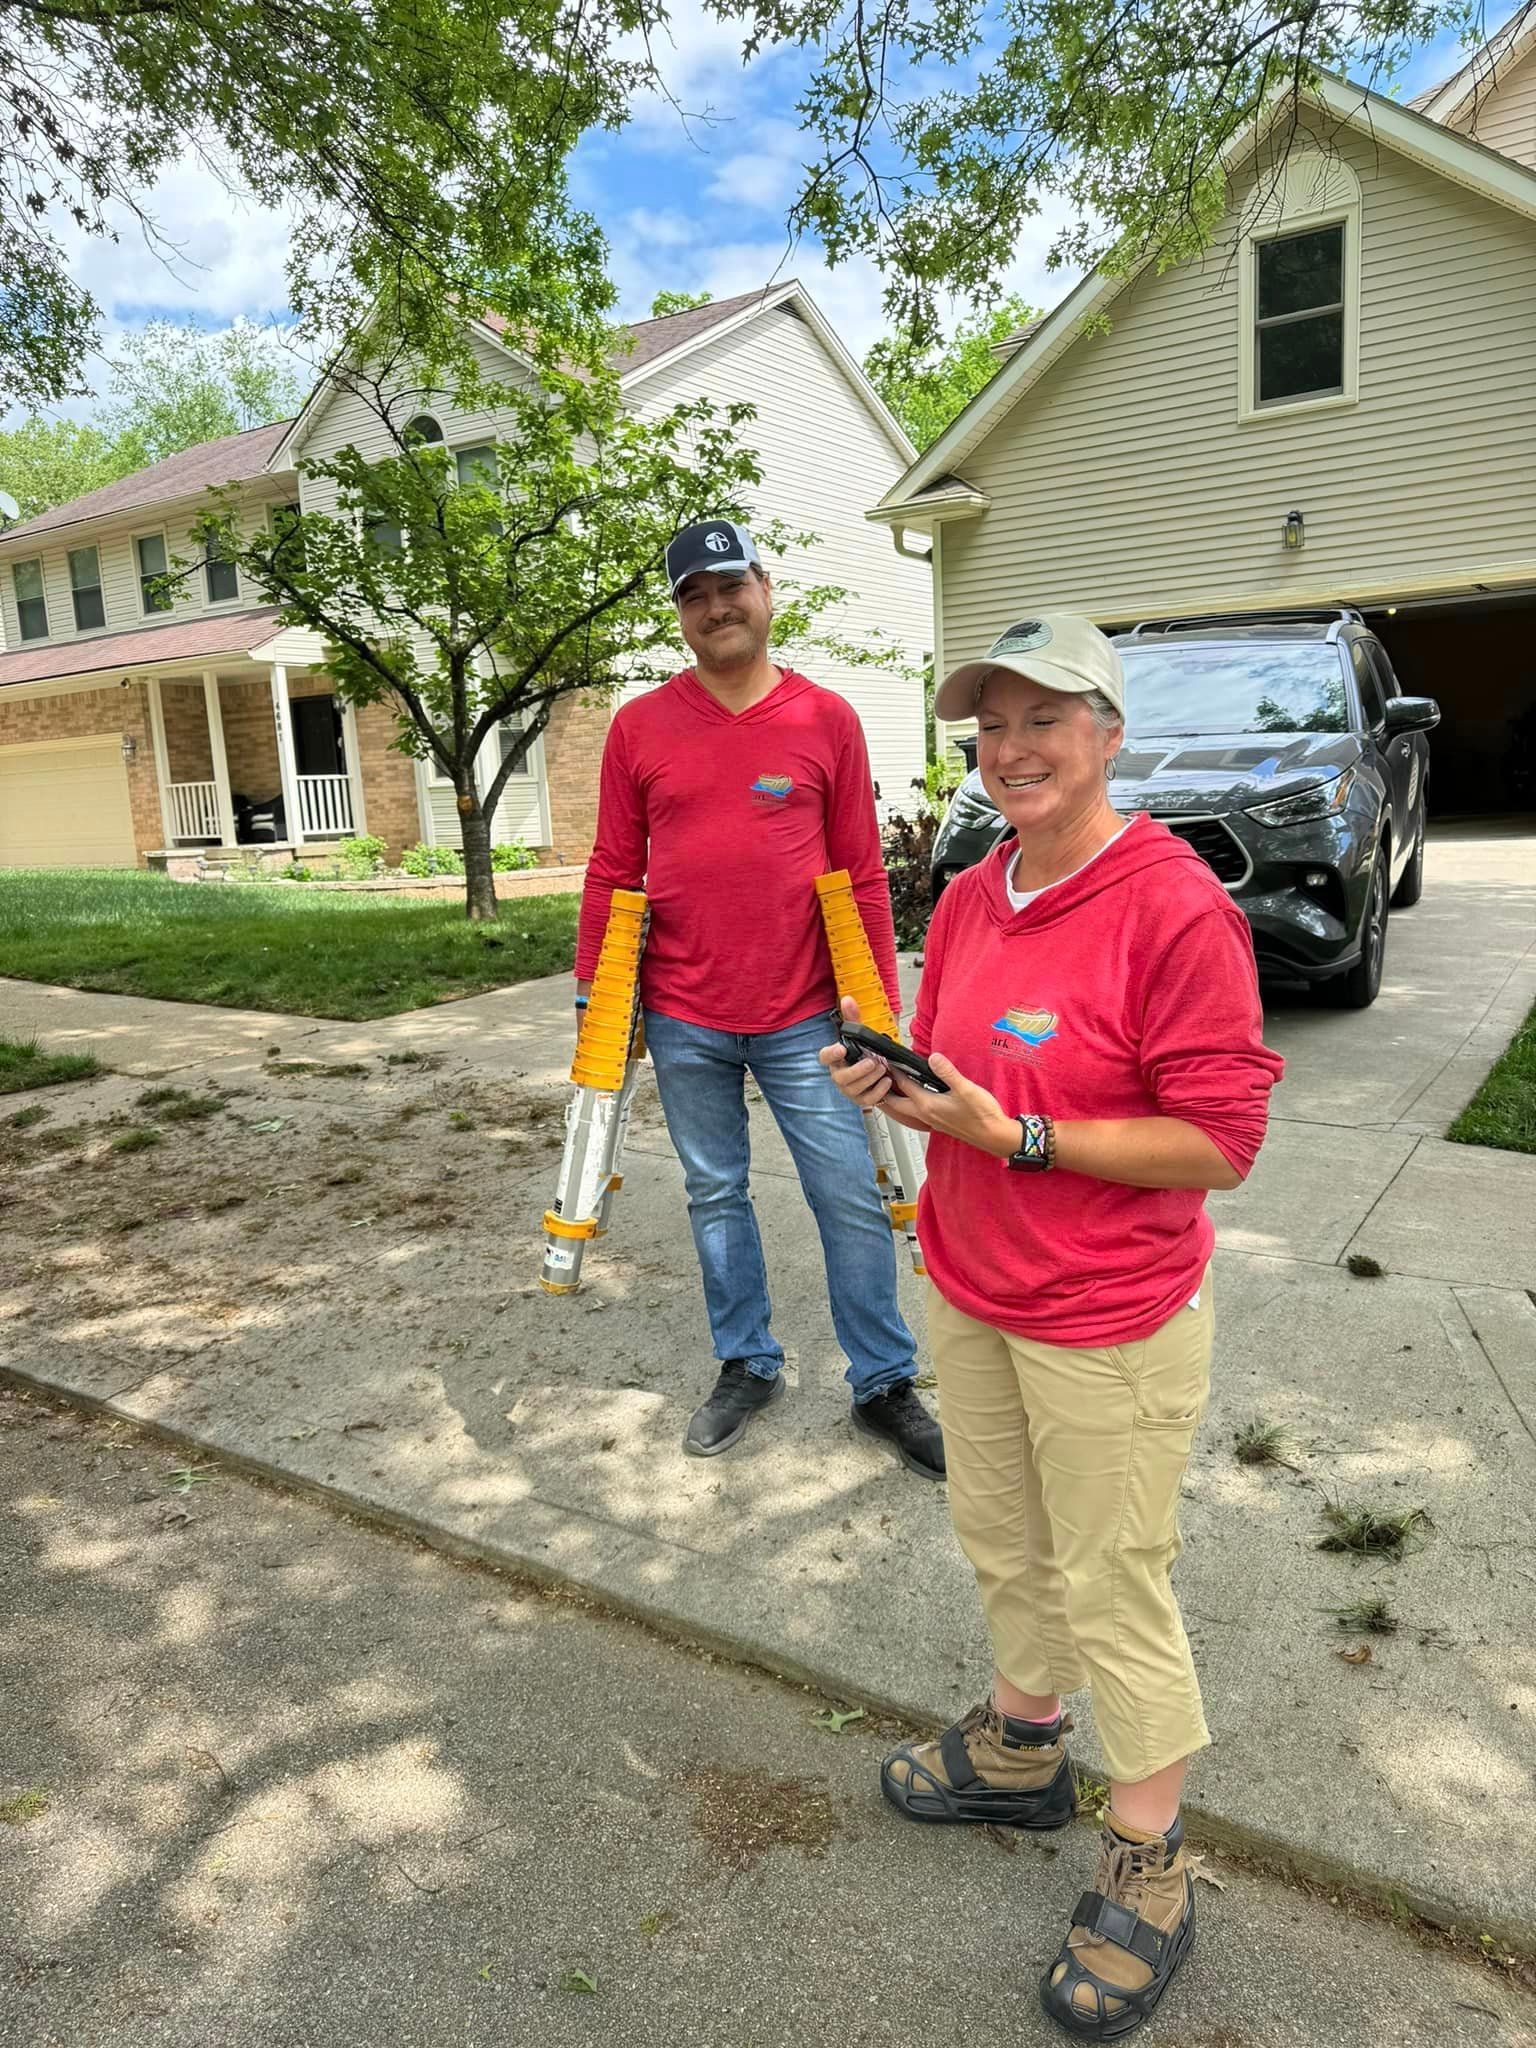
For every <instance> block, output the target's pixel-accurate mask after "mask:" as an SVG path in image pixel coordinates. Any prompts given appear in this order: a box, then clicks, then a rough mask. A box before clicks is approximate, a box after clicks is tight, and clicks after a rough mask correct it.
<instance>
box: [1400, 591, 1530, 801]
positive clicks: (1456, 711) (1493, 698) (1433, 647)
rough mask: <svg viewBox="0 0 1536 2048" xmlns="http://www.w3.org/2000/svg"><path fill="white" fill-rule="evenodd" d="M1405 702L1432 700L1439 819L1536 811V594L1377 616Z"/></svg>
mask: <svg viewBox="0 0 1536 2048" xmlns="http://www.w3.org/2000/svg"><path fill="white" fill-rule="evenodd" d="M1365 617H1366V623H1367V624H1368V625H1369V626H1370V627H1371V629H1372V631H1373V632H1375V633H1377V634H1379V635H1380V637H1381V640H1382V642H1383V644H1384V645H1385V647H1386V649H1387V652H1388V653H1389V654H1390V655H1391V657H1392V666H1393V668H1394V669H1395V670H1396V671H1397V677H1398V682H1399V685H1400V686H1401V688H1402V690H1403V692H1404V693H1405V695H1408V696H1423V697H1434V698H1435V699H1437V701H1438V702H1439V705H1440V711H1441V721H1440V725H1439V727H1438V728H1437V729H1436V731H1434V732H1433V733H1432V734H1431V735H1430V742H1429V746H1430V780H1429V807H1430V814H1431V815H1432V816H1433V817H1438V818H1446V817H1466V816H1478V815H1487V814H1488V813H1491V812H1506V813H1508V812H1519V811H1533V810H1536V597H1533V596H1532V595H1531V594H1530V593H1529V592H1526V593H1522V594H1521V595H1519V596H1516V597H1503V598H1494V597H1488V598H1475V597H1474V598H1461V599H1458V600H1455V601H1453V602H1447V603H1445V604H1435V605H1415V604H1403V605H1400V606H1398V607H1397V608H1396V610H1371V611H1367V612H1366V614H1365Z"/></svg>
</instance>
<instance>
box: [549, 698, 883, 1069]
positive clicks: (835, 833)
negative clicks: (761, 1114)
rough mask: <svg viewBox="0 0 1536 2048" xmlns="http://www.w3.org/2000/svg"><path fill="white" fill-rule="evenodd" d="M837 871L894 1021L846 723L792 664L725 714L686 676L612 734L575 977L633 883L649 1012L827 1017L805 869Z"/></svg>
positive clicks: (867, 828)
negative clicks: (763, 692)
mask: <svg viewBox="0 0 1536 2048" xmlns="http://www.w3.org/2000/svg"><path fill="white" fill-rule="evenodd" d="M834 868H846V869H847V870H848V871H849V874H850V876H851V878H852V881H853V889H854V896H855V898H856V900H857V902H858V906H859V910H860V912H861V914H862V916H863V919H864V929H865V931H866V932H867V933H868V935H869V941H870V945H871V946H872V948H873V949H874V955H875V962H876V965H877V966H878V967H879V970H880V978H881V980H882V982H883V983H884V984H885V991H886V995H887V996H888V998H889V999H890V1003H891V1007H892V1009H893V1010H895V1011H896V1012H897V1014H898V1015H899V1014H900V1011H901V991H900V989H899V987H898V985H897V980H896V934H895V931H894V929H893V927H892V923H891V892H890V887H889V885H888V883H887V882H886V878H885V866H884V862H883V860H882V858H881V852H880V828H879V825H878V824H877V822H876V819H875V792H874V784H873V783H872V782H871V780H870V774H869V755H868V753H867V752H866V750H865V746H864V733H863V730H862V728H861V727H860V725H859V719H858V713H857V712H856V711H855V710H854V708H853V706H852V705H851V704H850V703H848V702H847V700H846V699H845V698H842V697H838V696H836V695H834V694H833V692H832V691H831V690H823V689H820V688H819V687H818V686H817V685H816V684H815V683H813V682H810V681H809V680H808V679H807V678H806V677H805V676H802V675H797V674H796V673H795V671H794V670H793V669H786V670H785V672H784V674H783V676H782V677H781V678H780V680H779V683H778V685H777V687H776V688H774V689H772V690H770V691H769V693H768V695H767V696H766V697H764V698H763V699H762V700H761V701H760V702H759V703H756V704H754V705H752V706H751V707H750V709H748V710H746V711H742V712H736V713H733V712H730V711H727V710H726V708H725V706H724V705H723V704H721V703H720V701H719V700H718V698H715V697H713V696H711V695H710V693H709V691H708V690H706V689H705V688H704V686H703V684H702V683H700V682H699V680H698V678H697V677H696V676H695V675H694V673H693V671H692V670H691V669H685V670H684V671H683V672H682V674H681V675H676V676H674V677H673V678H672V680H671V681H670V682H669V683H663V684H662V686H661V687H660V688H659V689H656V690H651V691H648V692H647V693H646V695H645V696H643V697H637V698H635V699H634V700H633V701H632V702H631V703H628V704H626V705H625V706H624V708H623V709H622V710H621V711H620V712H619V714H618V716H617V717H616V718H615V719H614V721H613V724H612V726H611V727H610V728H609V732H608V744H607V746H606V747H605V748H604V749H603V773H602V785H601V791H600V796H599V802H598V813H597V844H596V845H595V846H594V847H593V849H592V858H591V860H590V861H589V862H588V864H587V878H586V886H585V889H584V892H583V895H582V899H581V928H580V931H579V934H578V936H577V941H576V975H577V979H578V980H580V981H590V980H591V978H592V974H593V971H594V969H595V968H596V966H597V955H598V950H599V948H600V947H601V945H602V941H603V932H604V929H605V927H606V925H607V922H608V905H609V903H610V901H611V899H612V896H613V892H614V890H615V889H638V888H640V887H642V886H643V887H644V889H645V893H646V895H647V897H648V898H649V900H650V907H651V929H650V935H649V937H648V938H647V940H646V946H645V957H644V959H643V960H642V962H641V966H640V993H641V996H642V998H643V1000H644V1003H645V1006H646V1008H647V1009H648V1010H659V1011H660V1012H661V1014H662V1015H663V1016H664V1017H676V1018H678V1019H680V1020H681V1021H682V1022H683V1023H684V1024H702V1025H704V1026H705V1027H706V1029H708V1030H712V1031H732V1032H748V1033H755V1032H763V1031H782V1030H784V1029H785V1028H786V1027H787V1026H789V1025H791V1024H802V1023H804V1022H805V1021H806V1019H807V1018H810V1017H814V1016H815V1015H816V1014H817V1013H818V1011H826V1012H829V1013H830V1011H831V1010H832V1008H833V1007H834V1005H835V1003H836V1001H837V991H836V989H835V988H834V987H833V985H832V960H831V955H830V954H829V953H828V951H827V942H826V939H825V937H824V935H823V932H822V925H821V905H820V901H819V899H818V897H817V895H816V877H817V876H818V875H824V874H827V873H828V872H829V871H830V870H832V869H834ZM830 1035H831V1034H830V1032H829V1034H828V1036H829V1038H830Z"/></svg>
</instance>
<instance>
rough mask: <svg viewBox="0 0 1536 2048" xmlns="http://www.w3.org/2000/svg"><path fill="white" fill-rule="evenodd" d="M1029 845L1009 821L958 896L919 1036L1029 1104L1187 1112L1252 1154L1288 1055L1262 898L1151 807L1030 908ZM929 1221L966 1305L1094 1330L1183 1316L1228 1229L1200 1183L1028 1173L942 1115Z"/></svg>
mask: <svg viewBox="0 0 1536 2048" xmlns="http://www.w3.org/2000/svg"><path fill="white" fill-rule="evenodd" d="M1015 850H1016V849H1015V846H1014V843H1013V841H1012V840H1011V839H1009V840H1007V841H1005V842H1004V843H1003V845H1002V846H1000V847H998V848H997V849H996V850H995V851H994V852H993V853H992V854H991V855H990V856H989V857H988V858H987V859H986V860H984V861H983V862H982V863H981V864H980V865H979V866H978V867H975V868H972V869H970V870H969V871H968V872H967V873H965V874H963V875H960V876H958V877H957V878H956V879H955V880H954V881H953V882H952V883H951V884H950V885H949V887H948V888H947V889H946V890H945V892H944V894H943V896H942V897H941V898H940V899H939V904H938V908H937V909H936V910H935V912H934V916H933V923H932V925H931V926H930V927H929V932H928V941H927V947H926V950H925V955H924V962H923V980H922V987H921V989H920V991H919V994H918V1001H917V1011H916V1015H915V1017H914V1020H913V1028H912V1042H913V1044H914V1045H915V1046H916V1047H917V1048H918V1050H919V1051H920V1052H925V1053H926V1052H933V1051H937V1052H941V1053H944V1054H946V1055H947V1056H948V1058H950V1059H952V1060H953V1061H954V1062H955V1065H956V1066H957V1067H958V1068H959V1069H960V1071H961V1073H963V1074H965V1075H967V1076H968V1077H969V1078H970V1079H971V1080H973V1081H979V1082H980V1083H981V1085H982V1086H983V1087H985V1088H988V1089H990V1090H991V1092H992V1093H993V1094H994V1095H995V1096H996V1097H997V1099H998V1101H999V1102H1000V1103H1001V1104H1002V1105H1003V1107H1004V1109H1006V1110H1008V1111H1009V1112H1010V1113H1012V1114H1017V1115H1023V1114H1028V1113H1031V1112H1033V1113H1036V1114H1044V1115H1048V1116H1052V1117H1054V1118H1055V1119H1056V1120H1057V1121H1058V1122H1069V1121H1072V1120H1075V1119H1079V1118H1082V1119H1096V1118H1111V1119H1113V1118H1122V1117H1144V1116H1168V1117H1180V1118H1182V1119H1183V1120H1184V1122H1186V1123H1191V1124H1194V1125H1195V1126H1196V1128H1197V1129H1199V1130H1202V1131H1204V1132H1205V1134H1206V1135H1207V1137H1209V1138H1210V1139H1211V1140H1212V1141H1213V1143H1214V1144H1215V1145H1216V1146H1217V1147H1218V1148H1219V1149H1220V1151H1221V1152H1222V1153H1223V1154H1224V1156H1225V1157H1226V1158H1227V1159H1228V1160H1229V1161H1230V1162H1231V1163H1232V1165H1233V1166H1235V1167H1236V1168H1237V1169H1238V1171H1239V1172H1240V1173H1243V1174H1246V1173H1247V1171H1248V1169H1249V1168H1250V1167H1251V1166H1252V1164H1253V1162H1254V1159H1255V1157H1256V1156H1257V1154H1258V1150H1259V1146H1260V1144H1261V1143H1262V1142H1263V1138H1264V1127H1265V1122H1266V1118H1267V1114H1268V1104H1269V1091H1270V1089H1271V1088H1272V1087H1273V1086H1274V1084H1275V1082H1276V1081H1277V1080H1278V1079H1279V1078H1280V1074H1281V1072H1282V1062H1281V1061H1280V1059H1279V1058H1278V1056H1277V1055H1276V1054H1274V1053H1272V1052H1270V1051H1269V1050H1268V1049H1267V1048H1266V1047H1265V1045H1264V1043H1263V1039H1262V1037H1261V1030H1262V1025H1263V1013H1262V1010H1261V1008H1260V1004H1259V991H1258V978H1257V975H1256V972H1255V969H1254V962H1253V944H1252V941H1251V939H1250V938H1249V934H1248V925H1247V921H1246V920H1245V919H1244V917H1243V915H1242V913H1241V912H1240V911H1239V910H1238V909H1237V907H1236V905H1235V904H1234V903H1233V902H1232V899H1231V898H1230V897H1229V896H1228V895H1227V893H1226V891H1225V890H1224V889H1223V888H1222V886H1221V884H1220V883H1219V882H1218V881H1217V880H1216V877H1215V876H1214V875H1213V874H1212V873H1211V870H1210V869H1209V868H1208V867H1207V866H1206V864H1205V862H1204V861H1203V860H1201V858H1200V856H1199V855H1198V854H1197V853H1195V852H1194V851H1193V850H1192V849H1191V848H1190V847H1189V846H1187V845H1186V844H1185V842H1184V841H1183V840H1182V839H1179V838H1177V837H1176V836H1175V835H1174V834H1173V833H1172V832H1170V831H1169V830H1168V829H1167V827H1166V826H1164V825H1160V824H1157V823H1156V822H1155V821H1154V820H1152V819H1150V818H1146V817H1141V818H1137V819H1136V820H1135V821H1134V822H1133V823H1132V824H1131V825H1130V826H1129V827H1128V828H1127V829H1126V831H1124V832H1123V833H1122V834H1121V835H1120V837H1119V838H1118V839H1117V840H1115V841H1114V842H1113V844H1111V845H1110V846H1108V847H1107V848H1105V850H1104V851H1103V852H1102V853H1101V854H1100V855H1099V856H1098V858H1097V859H1096V860H1093V861H1091V862H1090V863H1089V865H1088V866H1087V867H1086V868H1083V869H1082V870H1081V871H1080V872H1079V873H1078V874H1076V875H1072V876H1069V877H1068V878H1067V880H1065V881H1063V882H1059V883H1057V884H1056V885H1055V886H1054V887H1053V888H1050V889H1048V890H1046V891H1045V892H1044V893H1043V894H1042V895H1041V896H1039V897H1038V898H1037V899H1036V900H1035V901H1034V902H1033V903H1031V904H1029V905H1027V906H1026V908H1025V909H1023V910H1019V911H1015V910H1014V909H1013V908H1012V907H1011V905H1010V904H1009V901H1008V893H1007V887H1006V883H1005V879H1004V878H1005V871H1006V868H1007V864H1008V862H1009V861H1010V860H1011V859H1012V857H1013V854H1014V852H1015ZM918 1235H919V1237H920V1239H921V1241H922V1247H923V1253H924V1257H925V1258H926V1260H927V1264H928V1271H929V1273H930V1275H931V1276H932V1279H933V1282H934V1285H935V1286H936V1287H937V1288H938V1290H939V1292H940V1293H941V1294H942V1295H943V1296H944V1298H945V1300H946V1301H948V1302H950V1303H952V1304H953V1306H954V1307H956V1308H958V1309H960V1310H961V1311H962V1312H963V1313H964V1314H966V1315H968V1316H974V1317H976V1318H978V1319H979V1320H980V1321H982V1322H987V1323H993V1324H995V1325H997V1326H998V1327H999V1328H1001V1329H1004V1330H1009V1331H1012V1332H1015V1333H1016V1334H1018V1335H1020V1336H1024V1337H1032V1338H1035V1339H1037V1340H1038V1341H1040V1342H1042V1343H1047V1344H1061V1345H1069V1346H1085V1347H1094V1348H1097V1347H1100V1346H1108V1345H1115V1344H1125V1343H1134V1342H1136V1341H1137V1340H1138V1339H1140V1338H1142V1337H1147V1336H1150V1335H1151V1333H1152V1332H1153V1331H1154V1330H1156V1329H1158V1328H1159V1327H1160V1326H1161V1325H1162V1324H1163V1323H1165V1322H1166V1321H1167V1320H1168V1318H1169V1317H1170V1316H1171V1315H1172V1314H1173V1313H1174V1312H1175V1310H1176V1309H1178V1308H1180V1307H1181V1306H1182V1305H1183V1304H1184V1303H1185V1302H1187V1301H1188V1300H1189V1299H1190V1297H1191V1296H1192V1295H1193V1294H1194V1293H1195V1291H1196V1290H1197V1289H1198V1287H1199V1286H1200V1282H1201V1276H1202V1275H1203V1274H1204V1272H1205V1268H1206V1265H1207V1263H1208V1262H1209V1259H1210V1256H1211V1248H1212V1245H1213V1243H1214V1241H1215V1232H1214V1231H1213V1229H1212V1227H1211V1222H1210V1218H1209V1217H1208V1216H1207V1215H1206V1213H1205V1198H1204V1196H1203V1195H1202V1194H1200V1193H1199V1192H1198V1191H1195V1190H1190V1189H1155V1188H1131V1187H1119V1186H1116V1185H1114V1184H1112V1183H1111V1182H1109V1181H1102V1180H1093V1179H1090V1178H1089V1177H1088V1176H1086V1175H1084V1174H1077V1173H1068V1172H1065V1171H1063V1170H1061V1169H1059V1168H1058V1169H1056V1170H1054V1171H1053V1172H1050V1173H1038V1174H1037V1173H1017V1172H1012V1171H1010V1170H1009V1168H1008V1167H1007V1165H1006V1164H1005V1162H1004V1161H1002V1160H1000V1159H994V1158H991V1157H989V1156H988V1155H987V1154H985V1153H983V1152H979V1151H977V1149H976V1148H975V1147H974V1146H971V1145H964V1144H961V1143H959V1142H958V1141H957V1140H955V1139H953V1138H946V1137H943V1136H940V1135H938V1134H935V1135H934V1136H933V1137H932V1138H930V1140H929V1143H928V1179H927V1182H926V1185H925V1186H924V1189H923V1195H922V1204H921V1208H920V1211H919V1215H918Z"/></svg>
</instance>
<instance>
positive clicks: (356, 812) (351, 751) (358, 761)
mask: <svg viewBox="0 0 1536 2048" xmlns="http://www.w3.org/2000/svg"><path fill="white" fill-rule="evenodd" d="M341 748H342V752H343V753H344V754H345V755H346V757H347V783H348V786H349V788H350V789H351V791H352V831H353V834H354V836H355V837H356V838H358V839H361V838H363V837H364V836H365V834H366V833H367V830H368V812H367V808H366V806H365V805H364V803H363V757H362V755H361V753H360V752H359V751H358V745H357V713H356V711H355V710H354V709H353V708H352V706H351V705H350V704H346V703H344V704H343V705H342V707H341Z"/></svg>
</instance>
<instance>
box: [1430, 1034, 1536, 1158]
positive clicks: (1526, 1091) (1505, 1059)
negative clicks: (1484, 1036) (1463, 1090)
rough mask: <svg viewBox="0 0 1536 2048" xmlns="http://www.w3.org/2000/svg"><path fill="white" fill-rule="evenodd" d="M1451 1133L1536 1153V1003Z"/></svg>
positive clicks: (1456, 1138)
mask: <svg viewBox="0 0 1536 2048" xmlns="http://www.w3.org/2000/svg"><path fill="white" fill-rule="evenodd" d="M1445 1135H1446V1136H1447V1137H1448V1138H1450V1139H1451V1140H1452V1141H1453V1142H1454V1143H1455V1144H1458V1145H1493V1146H1496V1147H1498V1148H1499V1149H1500V1150H1501V1151H1505V1152H1536V1004H1533V1005H1532V1007H1531V1013H1530V1015H1529V1016H1528V1017H1527V1018H1526V1020H1525V1022H1524V1023H1523V1024H1522V1025H1521V1026H1520V1029H1519V1030H1518V1031H1517V1032H1516V1033H1515V1035H1514V1037H1513V1038H1512V1039H1511V1040H1510V1042H1509V1044H1508V1045H1507V1046H1506V1047H1505V1049H1504V1051H1503V1053H1502V1054H1501V1055H1500V1056H1499V1058H1498V1060H1497V1061H1496V1062H1495V1065H1494V1068H1493V1071H1492V1073H1491V1074H1489V1076H1488V1078H1487V1080H1486V1081H1485V1082H1484V1083H1483V1085H1482V1087H1481V1088H1479V1089H1478V1091H1477V1093H1476V1094H1475V1095H1474V1096H1473V1098H1472V1100H1471V1101H1470V1102H1469V1103H1468V1104H1467V1106H1466V1108H1465V1109H1464V1110H1463V1111H1462V1112H1461V1115H1460V1116H1459V1117H1457V1119H1456V1121H1455V1123H1453V1124H1452V1125H1451V1128H1450V1129H1449V1130H1448V1131H1447V1132H1446V1134H1445Z"/></svg>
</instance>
